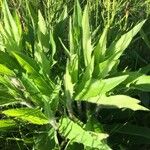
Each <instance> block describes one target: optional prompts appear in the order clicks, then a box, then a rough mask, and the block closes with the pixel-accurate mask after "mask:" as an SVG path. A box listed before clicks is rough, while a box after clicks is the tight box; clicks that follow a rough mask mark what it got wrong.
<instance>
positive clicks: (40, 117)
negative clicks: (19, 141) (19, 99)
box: [2, 108, 48, 125]
mask: <svg viewBox="0 0 150 150" xmlns="http://www.w3.org/2000/svg"><path fill="white" fill-rule="evenodd" d="M2 113H3V114H5V115H6V116H9V117H16V118H18V119H22V120H23V121H28V122H30V123H33V124H38V125H43V124H48V119H47V118H46V117H45V116H44V114H43V113H42V112H41V111H40V110H38V109H31V108H20V109H8V110H5V111H3V112H2Z"/></svg>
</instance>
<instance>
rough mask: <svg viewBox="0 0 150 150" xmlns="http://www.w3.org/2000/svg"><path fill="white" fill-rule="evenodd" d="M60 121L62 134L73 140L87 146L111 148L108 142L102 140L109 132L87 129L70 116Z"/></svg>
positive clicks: (102, 149) (104, 149)
mask: <svg viewBox="0 0 150 150" xmlns="http://www.w3.org/2000/svg"><path fill="white" fill-rule="evenodd" d="M59 123H60V126H59V132H60V134H62V135H63V136H64V137H65V138H67V139H69V140H70V141H71V142H77V143H82V144H83V145H85V146H89V147H92V148H98V149H101V150H106V149H107V150H108V149H110V148H109V146H108V145H107V144H106V143H104V142H102V140H103V139H105V138H107V137H108V135H107V134H105V133H95V132H90V131H86V130H84V129H83V128H82V127H81V126H80V125H78V124H77V123H75V122H73V121H72V120H70V119H69V118H62V119H61V120H60V122H59Z"/></svg>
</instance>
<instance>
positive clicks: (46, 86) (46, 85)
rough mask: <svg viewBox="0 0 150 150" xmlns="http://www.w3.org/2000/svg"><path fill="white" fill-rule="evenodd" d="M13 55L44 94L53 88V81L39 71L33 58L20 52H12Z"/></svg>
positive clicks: (47, 93)
mask: <svg viewBox="0 0 150 150" xmlns="http://www.w3.org/2000/svg"><path fill="white" fill-rule="evenodd" d="M13 55H14V56H15V58H16V59H17V61H18V62H19V64H20V65H21V66H22V68H23V69H25V70H26V72H27V73H28V74H29V77H30V78H31V79H32V81H33V82H34V84H36V86H37V87H38V88H39V90H40V91H41V92H42V93H43V94H46V95H49V92H50V91H52V89H53V85H54V84H53V82H52V81H51V80H50V79H49V78H47V77H46V76H43V75H41V74H40V73H39V71H40V70H39V66H38V64H37V63H36V61H35V60H33V59H31V58H30V57H27V56H26V55H23V54H21V53H15V52H13Z"/></svg>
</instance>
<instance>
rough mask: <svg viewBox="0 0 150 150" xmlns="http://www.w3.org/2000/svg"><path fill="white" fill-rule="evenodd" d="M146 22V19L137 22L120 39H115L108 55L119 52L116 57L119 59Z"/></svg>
mask: <svg viewBox="0 0 150 150" xmlns="http://www.w3.org/2000/svg"><path fill="white" fill-rule="evenodd" d="M144 23H145V20H144V21H142V22H140V23H139V24H137V25H136V26H135V27H134V28H133V29H131V30H130V31H129V32H127V33H125V34H124V35H122V36H121V37H120V39H119V40H117V41H114V42H113V43H112V44H111V45H110V47H109V48H108V50H107V52H108V54H107V56H111V55H114V54H117V53H118V54H117V55H116V58H115V59H118V58H119V57H120V56H121V54H122V53H123V52H124V50H125V49H126V48H127V47H128V45H129V44H130V42H131V40H132V39H133V37H134V36H135V35H136V34H137V33H138V32H139V31H140V29H141V28H142V26H143V24H144Z"/></svg>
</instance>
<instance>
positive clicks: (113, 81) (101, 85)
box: [75, 75, 128, 100]
mask: <svg viewBox="0 0 150 150" xmlns="http://www.w3.org/2000/svg"><path fill="white" fill-rule="evenodd" d="M127 77H128V76H126V75H125V76H119V77H113V78H108V79H104V80H102V79H101V80H97V79H90V80H89V81H87V82H86V84H85V86H84V88H83V89H82V90H81V91H80V93H78V94H77V95H76V97H75V99H76V100H84V99H88V98H91V97H95V96H98V95H105V94H106V92H108V91H110V90H112V89H113V88H115V87H116V86H117V85H119V84H120V83H121V82H123V81H124V80H125V79H126V78H127Z"/></svg>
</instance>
